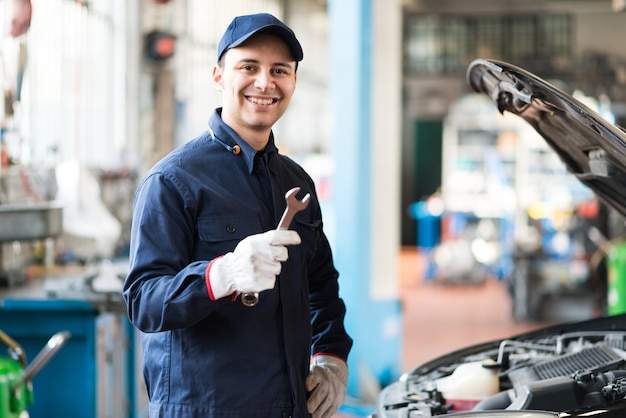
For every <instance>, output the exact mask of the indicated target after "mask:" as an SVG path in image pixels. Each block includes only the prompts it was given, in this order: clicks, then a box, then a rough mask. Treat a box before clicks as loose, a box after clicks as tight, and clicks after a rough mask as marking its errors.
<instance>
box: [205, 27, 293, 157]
mask: <svg viewBox="0 0 626 418" xmlns="http://www.w3.org/2000/svg"><path fill="white" fill-rule="evenodd" d="M213 81H214V83H215V86H216V88H217V90H218V91H220V92H221V93H222V120H223V121H224V122H225V123H226V124H228V125H229V126H230V127H231V128H233V129H234V130H235V132H237V133H238V134H239V136H241V137H242V138H243V139H244V140H246V141H247V142H249V143H250V144H251V145H252V146H253V147H254V148H255V149H262V148H263V147H265V145H266V144H267V141H268V139H269V133H270V130H271V129H272V126H273V125H274V123H276V121H277V120H278V119H280V117H281V116H282V115H283V114H284V113H285V111H286V110H287V107H288V105H289V102H290V100H291V97H292V95H293V92H294V90H295V88H296V62H295V61H294V59H293V57H292V55H291V51H290V50H289V48H288V47H287V44H285V43H284V42H283V41H282V40H281V39H280V38H278V37H276V36H274V35H269V34H258V35H255V36H253V37H252V38H251V39H249V40H247V41H246V42H244V43H243V44H242V45H240V46H238V47H236V48H232V49H229V50H228V51H226V53H225V54H224V56H223V59H222V65H221V66H220V65H218V66H216V67H215V68H214V69H213Z"/></svg>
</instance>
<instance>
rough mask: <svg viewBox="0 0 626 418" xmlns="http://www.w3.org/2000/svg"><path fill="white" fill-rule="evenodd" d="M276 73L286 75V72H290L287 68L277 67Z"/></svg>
mask: <svg viewBox="0 0 626 418" xmlns="http://www.w3.org/2000/svg"><path fill="white" fill-rule="evenodd" d="M274 74H278V75H286V74H289V72H288V71H286V70H285V69H283V68H276V69H275V70H274Z"/></svg>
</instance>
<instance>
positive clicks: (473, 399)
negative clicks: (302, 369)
mask: <svg viewBox="0 0 626 418" xmlns="http://www.w3.org/2000/svg"><path fill="white" fill-rule="evenodd" d="M531 335H532V336H531V337H529V338H523V337H520V338H515V339H508V340H502V341H496V342H492V343H485V344H482V345H477V346H472V347H469V348H467V349H464V350H459V351H456V352H454V353H451V354H448V355H446V356H442V357H440V358H438V359H435V360H433V361H431V362H429V363H426V364H424V365H423V366H420V367H418V368H416V369H414V370H413V371H411V372H408V373H406V374H404V375H403V376H402V377H401V378H400V379H399V380H398V381H397V382H395V383H393V384H391V385H390V386H388V387H386V388H385V389H383V391H382V392H381V394H380V396H379V400H378V405H377V409H376V413H375V414H374V415H373V417H376V418H410V417H432V416H438V415H444V414H446V415H454V414H457V413H458V414H460V415H461V414H463V415H464V413H463V411H465V412H467V411H485V412H486V411H505V410H507V411H531V410H532V411H554V412H561V411H576V410H581V409H585V408H589V407H596V408H597V407H599V406H607V405H612V404H614V403H615V402H616V401H621V402H625V401H624V398H625V397H626V363H625V360H626V351H624V350H625V349H626V347H625V342H626V332H623V331H571V332H565V333H558V334H543V335H536V334H531ZM624 411H626V406H624ZM623 413H624V414H625V415H623V416H626V412H623ZM476 416H481V415H480V414H477V415H476ZM489 416H491V415H489ZM572 416H577V415H572ZM618 416H619V415H618Z"/></svg>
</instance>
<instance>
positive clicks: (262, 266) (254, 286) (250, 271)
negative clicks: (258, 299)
mask: <svg viewBox="0 0 626 418" xmlns="http://www.w3.org/2000/svg"><path fill="white" fill-rule="evenodd" d="M296 244H300V235H298V233H297V232H296V231H293V230H286V229H278V230H271V231H267V232H264V233H262V234H256V235H250V236H249V237H246V238H244V239H243V240H242V241H241V242H240V243H239V244H237V247H235V250H234V251H233V252H230V253H227V254H226V255H224V256H223V257H220V258H218V259H216V260H215V261H213V262H212V263H211V264H210V265H209V268H208V269H207V273H206V281H207V286H208V288H209V294H210V295H211V298H212V299H214V300H217V299H220V298H222V297H224V296H228V295H232V294H233V293H235V292H237V293H254V292H261V291H263V290H267V289H272V288H273V287H274V284H275V282H276V276H277V275H278V274H280V270H281V268H282V265H281V264H280V263H281V262H283V261H287V258H288V256H289V255H288V251H287V247H286V246H287V245H296Z"/></svg>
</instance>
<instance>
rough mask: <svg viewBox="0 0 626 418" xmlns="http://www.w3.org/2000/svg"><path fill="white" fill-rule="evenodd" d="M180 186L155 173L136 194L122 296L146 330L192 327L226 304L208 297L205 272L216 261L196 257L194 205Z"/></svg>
mask: <svg viewBox="0 0 626 418" xmlns="http://www.w3.org/2000/svg"><path fill="white" fill-rule="evenodd" d="M176 185H178V186H179V188H177V187H175V186H174V182H173V181H172V180H171V179H169V178H168V177H166V176H165V175H163V174H158V173H157V174H152V175H150V176H149V177H146V179H144V180H143V181H142V183H141V184H140V185H139V187H138V188H137V191H136V194H135V201H134V205H133V222H132V227H131V237H130V255H129V259H130V266H129V273H128V275H127V277H126V280H125V283H124V288H123V296H124V300H125V302H126V305H127V309H128V315H129V318H130V321H131V322H132V323H133V325H135V326H136V327H137V328H138V329H140V330H141V331H143V332H159V331H165V330H170V329H177V328H184V327H187V326H190V325H193V324H194V323H196V322H198V321H200V320H201V319H203V318H205V317H206V316H207V315H208V314H210V312H211V311H212V309H215V307H216V306H218V305H219V304H220V303H223V301H212V300H211V299H210V297H209V295H208V291H207V287H206V281H205V272H206V269H207V266H208V265H209V262H210V261H211V260H201V261H194V260H193V257H192V254H193V248H194V240H195V235H196V234H195V227H196V225H195V218H194V216H193V212H194V209H193V207H190V205H189V204H188V203H187V202H186V201H185V199H184V196H185V191H184V190H181V189H180V185H179V183H176ZM189 306H194V309H189Z"/></svg>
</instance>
